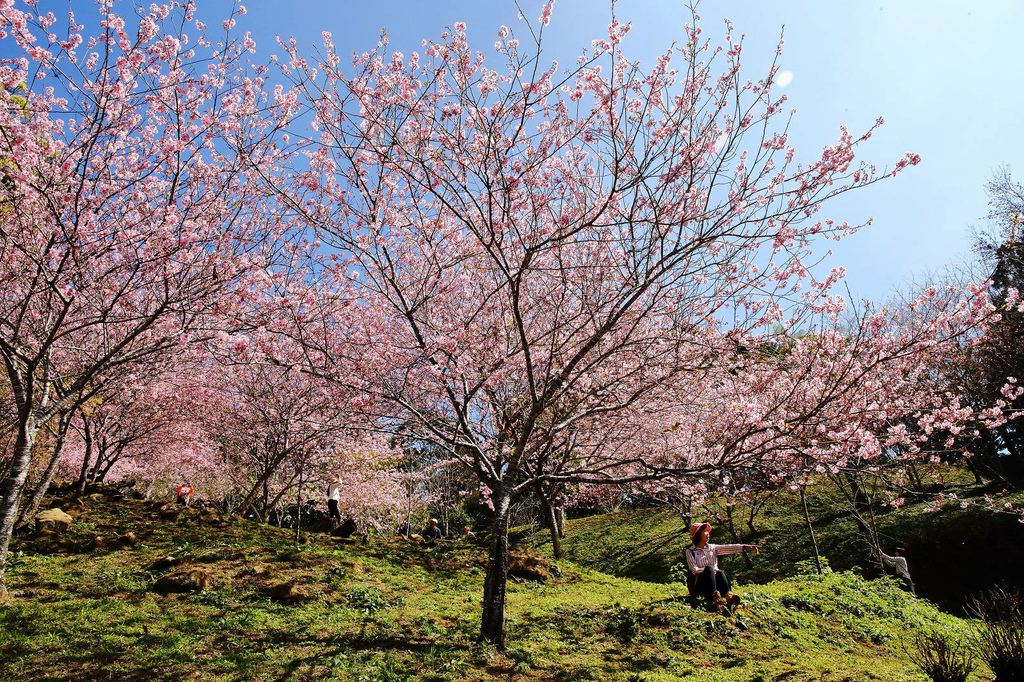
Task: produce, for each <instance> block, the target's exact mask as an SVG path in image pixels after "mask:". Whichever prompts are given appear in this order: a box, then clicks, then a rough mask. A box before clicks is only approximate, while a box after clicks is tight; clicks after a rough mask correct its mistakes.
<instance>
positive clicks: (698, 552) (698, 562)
mask: <svg viewBox="0 0 1024 682" xmlns="http://www.w3.org/2000/svg"><path fill="white" fill-rule="evenodd" d="M690 538H691V540H692V541H693V544H691V545H690V546H689V547H687V548H686V565H687V566H688V567H689V568H690V572H691V573H692V574H693V577H694V585H693V593H694V594H696V595H697V596H698V597H701V598H702V599H703V600H704V603H705V605H706V606H707V609H708V611H714V612H716V613H721V612H722V609H723V608H725V607H726V606H728V607H729V608H730V609H731V608H733V607H735V606H738V605H739V603H740V596H739V595H738V594H735V593H734V592H733V591H732V590H731V589H730V586H729V576H727V575H726V574H725V571H722V570H720V569H719V568H718V557H720V556H724V555H726V554H736V553H738V552H744V551H748V550H753V551H754V553H755V554H756V553H757V551H758V550H759V549H761V547H760V545H712V544H711V543H710V542H708V540H710V539H711V524H710V523H695V524H693V525H692V526H690ZM722 595H725V597H723V596H722Z"/></svg>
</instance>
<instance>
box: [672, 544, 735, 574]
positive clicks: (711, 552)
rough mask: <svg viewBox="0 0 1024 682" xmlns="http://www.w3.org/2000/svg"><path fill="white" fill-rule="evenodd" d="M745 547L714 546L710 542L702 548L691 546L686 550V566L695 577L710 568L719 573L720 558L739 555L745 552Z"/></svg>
mask: <svg viewBox="0 0 1024 682" xmlns="http://www.w3.org/2000/svg"><path fill="white" fill-rule="evenodd" d="M743 547H744V545H712V544H711V543H710V542H709V543H708V544H706V545H704V547H701V548H698V547H694V546H693V545H690V546H689V547H687V548H686V565H687V566H689V567H690V571H691V572H692V573H693V574H694V575H700V574H701V573H702V572H703V571H704V569H705V568H707V567H708V566H711V568H712V570H715V571H717V570H718V557H720V556H725V555H727V554H738V553H739V552H742V551H743Z"/></svg>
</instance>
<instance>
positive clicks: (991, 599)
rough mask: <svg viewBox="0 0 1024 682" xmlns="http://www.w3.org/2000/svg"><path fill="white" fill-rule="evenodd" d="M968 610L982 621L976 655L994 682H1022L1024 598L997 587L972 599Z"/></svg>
mask: <svg viewBox="0 0 1024 682" xmlns="http://www.w3.org/2000/svg"><path fill="white" fill-rule="evenodd" d="M971 610H972V611H973V612H974V614H975V615H976V616H977V617H978V618H980V619H981V620H982V621H983V624H982V625H981V627H980V628H979V632H978V651H979V654H980V655H981V657H982V658H983V659H985V662H987V663H988V665H989V667H990V668H992V672H993V673H995V676H996V677H995V682H1024V595H1022V594H1021V593H1020V590H1018V589H1016V588H1011V587H1006V586H997V587H994V588H992V589H991V590H989V591H988V592H985V593H984V594H982V595H981V596H979V597H975V598H974V599H973V600H972V603H971Z"/></svg>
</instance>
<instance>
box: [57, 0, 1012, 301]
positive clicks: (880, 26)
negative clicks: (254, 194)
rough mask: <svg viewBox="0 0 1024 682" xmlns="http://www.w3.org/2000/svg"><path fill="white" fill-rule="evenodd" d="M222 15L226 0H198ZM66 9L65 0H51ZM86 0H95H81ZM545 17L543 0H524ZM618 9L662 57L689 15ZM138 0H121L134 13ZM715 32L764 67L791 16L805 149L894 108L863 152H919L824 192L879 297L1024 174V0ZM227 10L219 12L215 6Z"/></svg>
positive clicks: (950, 244)
mask: <svg viewBox="0 0 1024 682" xmlns="http://www.w3.org/2000/svg"><path fill="white" fill-rule="evenodd" d="M197 2H198V3H199V7H200V11H201V13H202V14H204V15H206V16H207V17H208V18H209V19H211V23H212V20H215V19H218V18H222V17H223V16H224V14H225V13H226V11H227V9H228V8H229V7H230V2H229V1H228V0H205V1H204V0H197ZM39 4H40V7H43V8H46V7H47V6H51V8H52V9H53V11H54V12H55V14H57V15H58V16H60V15H61V11H62V10H63V9H65V8H66V7H67V6H68V0H40V3H39ZM70 4H71V6H72V7H74V8H75V9H76V10H77V11H82V10H85V9H87V8H88V6H90V5H91V4H92V3H91V2H89V1H88V0H72V1H71V3H70ZM244 4H245V5H246V7H247V10H248V14H247V16H245V17H243V18H242V19H241V20H240V21H239V28H240V29H242V30H250V31H252V32H253V35H254V36H255V37H256V39H257V41H258V44H259V48H258V51H259V53H260V55H266V54H269V53H271V52H276V51H277V50H276V49H275V48H276V46H275V45H274V44H273V36H274V34H275V33H278V34H281V35H285V36H287V35H293V36H295V38H296V39H297V40H298V41H299V44H300V45H305V46H311V45H312V44H313V43H314V42H315V41H317V40H319V36H320V32H321V31H323V30H328V31H331V32H332V33H333V35H334V41H335V43H336V44H337V45H338V47H339V51H341V52H342V53H346V52H348V51H351V50H358V51H363V50H366V49H370V48H372V46H373V45H374V44H375V43H376V40H377V36H378V34H379V31H380V29H381V28H382V27H386V28H387V32H388V36H389V39H390V40H391V43H392V46H393V48H394V49H399V50H402V51H403V52H405V53H408V52H410V51H412V50H414V49H419V45H420V40H421V39H422V38H428V37H436V36H437V35H438V34H439V33H440V31H441V30H443V27H444V26H445V25H446V24H451V23H454V22H455V21H465V22H466V23H467V24H468V25H469V37H470V41H471V44H474V45H476V46H479V47H480V48H481V49H487V46H489V45H491V44H492V43H493V41H494V37H495V34H496V33H497V31H498V29H499V28H500V26H501V25H502V24H508V25H510V26H512V25H514V24H515V22H516V15H517V13H518V10H517V8H516V5H515V3H514V2H513V1H512V0H419V1H417V2H412V1H409V0H377V1H376V2H354V1H351V0H249V1H248V2H245V3H244ZM520 4H521V6H522V7H523V10H524V12H525V13H526V14H527V16H529V17H531V18H535V17H536V16H537V15H538V14H539V11H540V6H541V2H540V1H539V0H521V3H520ZM610 7H611V5H610V3H609V2H606V1H604V0H558V1H557V2H556V4H555V10H554V16H553V19H552V23H551V26H550V27H548V35H547V42H546V48H545V55H546V56H547V57H550V58H555V59H559V60H560V61H561V62H562V63H569V62H570V61H571V60H572V59H573V58H574V56H575V55H576V54H577V53H578V51H579V49H580V48H582V47H583V46H586V45H589V44H590V40H591V39H592V38H595V37H600V36H602V35H603V34H604V33H605V27H606V26H607V24H608V21H609V18H610V12H611V9H610ZM615 7H616V9H615V11H616V14H617V18H618V19H619V20H620V21H624V22H626V21H628V22H632V23H633V26H634V28H633V31H632V32H631V34H630V35H629V37H628V38H627V40H626V41H625V43H624V46H623V49H624V51H625V53H626V54H627V56H629V57H630V58H631V59H641V60H643V61H645V62H647V63H652V61H653V57H654V56H655V55H656V54H657V53H658V52H660V51H661V50H662V49H664V48H665V47H666V46H668V45H669V44H670V43H671V42H672V41H673V40H674V39H676V38H679V37H680V36H681V35H682V25H683V23H684V22H685V21H686V20H687V18H688V11H687V10H686V7H685V4H684V2H681V1H679V0H619V2H618V3H617V4H616V6H615ZM127 10H128V8H127V7H125V8H124V9H123V10H122V11H125V12H126V13H129V12H128V11H127ZM699 10H700V14H701V16H702V19H703V21H702V24H703V27H704V30H705V35H706V36H709V37H712V38H718V37H720V36H721V35H722V34H723V31H722V26H723V25H722V19H723V18H725V17H728V18H730V19H732V21H733V23H734V24H735V30H734V37H735V35H737V34H740V33H742V34H745V35H746V38H745V50H744V57H745V58H744V67H745V68H748V69H749V70H748V71H747V72H746V73H747V75H748V76H749V77H751V78H755V77H758V76H760V75H763V73H764V67H765V65H766V64H767V61H768V60H769V59H770V57H771V55H772V54H773V52H774V45H775V42H776V40H777V39H778V36H779V33H780V31H781V30H782V28H783V26H785V39H786V45H785V47H784V51H783V56H782V59H781V62H780V64H781V68H782V69H783V70H786V71H791V72H792V82H791V83H790V84H789V85H788V86H787V87H786V92H787V93H788V94H789V98H790V99H789V104H790V105H791V106H793V107H795V108H796V109H797V112H798V113H797V115H796V117H795V119H794V122H793V125H792V128H791V131H790V132H791V138H790V139H791V142H792V143H793V144H794V146H796V148H797V158H798V159H805V160H808V159H812V158H814V157H815V156H817V155H818V154H819V153H820V150H821V148H822V147H823V146H825V145H827V144H830V143H833V142H834V141H835V139H836V137H837V134H838V127H839V126H840V125H843V124H845V125H847V126H849V128H850V130H851V132H852V133H854V134H857V133H859V132H862V131H864V130H865V129H866V128H867V127H868V126H870V124H871V123H872V122H873V121H874V120H875V119H876V118H877V117H878V116H884V117H885V120H886V124H885V125H884V126H883V127H882V129H881V130H880V131H879V132H878V133H877V134H876V135H875V136H874V137H873V138H872V139H871V140H870V142H869V144H868V145H867V146H865V147H864V148H863V149H862V152H861V158H864V159H865V160H867V161H870V162H873V163H876V164H877V165H878V166H879V167H881V166H885V165H890V166H891V165H892V164H893V163H895V162H896V161H897V160H898V159H899V158H900V157H901V156H902V154H903V153H904V152H905V151H914V152H917V153H918V154H920V155H921V156H922V162H921V164H920V165H918V166H916V167H914V168H911V169H909V170H907V171H906V172H904V173H901V174H900V175H899V176H898V177H896V178H893V179H890V180H887V181H886V182H883V183H880V184H878V185H875V186H873V187H870V188H867V189H865V190H862V191H860V192H857V193H854V194H851V195H847V196H846V197H842V198H840V200H838V201H836V202H834V203H832V204H831V206H827V207H826V209H825V211H824V214H825V215H829V216H832V217H835V218H837V219H841V220H848V221H849V222H851V223H857V222H862V221H863V220H865V219H866V218H868V217H874V219H875V222H874V224H873V225H872V226H871V227H869V228H866V229H865V230H863V231H861V232H860V233H859V234H857V235H854V236H852V237H849V238H848V239H846V240H844V241H843V242H841V243H839V244H835V243H831V242H830V246H831V247H832V248H833V250H834V251H835V255H834V256H833V257H832V258H831V259H829V260H828V261H827V263H828V265H829V267H832V266H835V265H844V266H846V268H847V273H848V276H847V282H848V284H849V286H850V288H851V290H852V292H853V294H854V296H855V297H857V298H870V299H876V300H877V299H881V298H884V297H885V296H886V295H888V293H889V292H890V291H891V290H892V289H893V288H894V287H898V286H901V285H902V284H904V283H906V282H907V281H908V280H910V279H911V278H914V277H918V278H920V277H921V276H922V275H924V274H925V273H927V272H928V271H931V270H936V269H938V268H941V267H942V266H944V265H945V264H947V263H951V262H956V261H959V260H962V259H963V258H965V257H967V256H968V255H969V250H970V249H969V238H968V235H969V227H970V226H971V225H980V224H982V220H981V218H982V216H984V214H985V213H986V212H987V205H986V197H985V194H984V191H983V185H984V183H985V181H986V179H988V177H989V176H990V175H991V173H992V171H993V170H994V169H995V168H996V167H998V166H1000V165H1002V164H1009V165H1011V166H1013V165H1014V164H1015V163H1017V161H1018V159H1019V160H1020V163H1019V168H1020V171H1019V173H1018V178H1019V179H1021V180H1024V136H1022V133H1021V130H1020V127H1019V123H1018V121H1019V119H1020V117H1021V116H1020V114H1021V112H1022V111H1024V106H1022V105H1024V101H1022V100H1024V88H1021V87H1020V83H1019V73H1020V69H1021V68H1022V66H1024V63H1022V59H1021V53H1020V46H1019V45H1020V36H1021V35H1024V30H1022V29H1024V2H1017V1H1016V0H976V1H972V2H962V1H959V2H954V1H952V0H902V1H900V2H883V1H881V0H875V1H874V2H869V1H867V0H828V1H824V0H774V1H771V2H769V1H763V0H704V1H703V2H702V3H701V4H700V8H699ZM218 23H219V22H218Z"/></svg>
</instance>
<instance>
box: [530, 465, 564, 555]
mask: <svg viewBox="0 0 1024 682" xmlns="http://www.w3.org/2000/svg"><path fill="white" fill-rule="evenodd" d="M537 499H538V500H539V501H540V508H541V512H542V513H543V514H544V525H545V526H547V527H548V531H549V532H550V533H551V551H552V552H553V553H554V555H555V558H556V559H564V558H565V550H564V549H563V548H562V535H561V534H560V533H559V532H558V519H557V518H556V516H555V508H554V506H553V505H552V502H551V498H550V497H548V496H547V495H546V494H545V493H544V487H543V484H542V483H538V484H537Z"/></svg>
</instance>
